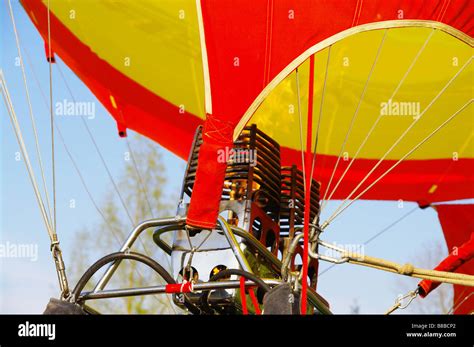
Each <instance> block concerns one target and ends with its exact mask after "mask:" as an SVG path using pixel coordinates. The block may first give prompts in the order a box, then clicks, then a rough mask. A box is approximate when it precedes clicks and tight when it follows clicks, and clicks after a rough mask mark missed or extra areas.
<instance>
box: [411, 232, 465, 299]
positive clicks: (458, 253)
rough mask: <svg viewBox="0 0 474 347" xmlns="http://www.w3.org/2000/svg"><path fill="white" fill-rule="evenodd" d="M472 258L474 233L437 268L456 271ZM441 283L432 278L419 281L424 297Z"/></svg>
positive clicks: (421, 294) (421, 293)
mask: <svg viewBox="0 0 474 347" xmlns="http://www.w3.org/2000/svg"><path fill="white" fill-rule="evenodd" d="M472 258H474V233H472V234H471V238H470V239H469V240H468V241H466V242H465V243H463V244H462V245H461V247H459V248H458V249H455V250H454V251H453V252H451V253H450V254H449V255H448V256H447V257H446V259H444V260H443V261H442V262H441V263H439V264H438V266H437V267H436V268H435V270H438V271H448V272H454V271H456V269H457V268H458V267H460V266H461V265H462V264H464V263H466V262H467V261H469V260H471V259H472ZM440 284H441V282H433V281H430V280H423V281H421V282H420V283H418V286H419V287H420V296H421V297H422V298H424V297H425V296H427V295H428V294H429V293H430V292H431V291H433V290H434V289H436V288H437V287H438V286H439V285H440Z"/></svg>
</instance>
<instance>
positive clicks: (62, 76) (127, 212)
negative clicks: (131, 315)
mask: <svg viewBox="0 0 474 347" xmlns="http://www.w3.org/2000/svg"><path fill="white" fill-rule="evenodd" d="M56 66H57V68H58V71H59V74H60V76H61V79H62V80H63V83H64V85H65V86H66V89H67V90H68V93H69V95H70V96H71V99H72V100H73V101H74V102H76V99H75V97H74V94H73V93H72V90H71V88H70V86H69V83H68V82H67V80H66V77H65V76H64V74H63V71H62V69H61V67H60V65H59V64H56ZM81 121H82V124H83V125H84V127H85V128H86V131H87V133H88V135H89V138H90V139H91V141H92V143H93V145H94V147H95V150H96V152H97V154H98V155H99V157H100V159H101V161H102V164H103V166H104V168H105V170H106V172H107V174H108V177H109V179H110V181H111V183H112V186H113V187H114V189H115V192H116V193H117V195H118V196H119V199H120V202H121V204H122V206H123V208H124V210H125V212H126V214H127V216H128V218H129V220H130V222H131V224H132V225H134V222H133V219H132V217H131V214H130V211H129V209H128V207H127V205H126V204H125V200H124V199H123V197H122V195H121V194H120V191H119V190H118V187H117V184H116V183H115V180H114V179H113V177H112V174H111V172H110V170H109V167H108V166H107V163H106V162H105V159H104V156H103V155H102V152H101V150H100V148H99V146H98V144H97V142H96V141H95V139H94V137H93V135H92V132H91V130H90V128H89V126H88V125H87V122H86V121H85V120H84V119H83V118H82V117H81ZM138 240H139V243H140V244H141V246H142V247H143V251H144V252H145V254H147V255H150V254H151V252H150V251H149V250H148V248H147V247H146V245H145V243H144V242H143V239H141V238H139V239H138ZM165 260H166V262H167V264H168V266H170V267H171V263H170V261H169V259H168V258H166V257H165ZM136 271H137V273H138V274H139V275H140V276H141V277H142V278H143V279H144V278H145V276H144V275H143V274H142V272H141V271H140V270H139V269H138V268H137V269H136ZM152 297H153V298H154V299H155V300H156V301H159V302H160V300H159V299H158V298H157V297H156V296H152ZM166 298H167V300H168V302H169V303H170V307H171V309H172V310H173V311H174V312H175V313H176V312H177V311H176V308H175V307H174V305H173V304H172V302H171V299H170V298H169V296H168V295H166Z"/></svg>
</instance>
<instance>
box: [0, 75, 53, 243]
mask: <svg viewBox="0 0 474 347" xmlns="http://www.w3.org/2000/svg"><path fill="white" fill-rule="evenodd" d="M0 81H1V90H2V96H3V100H4V102H5V106H6V109H7V112H8V115H9V118H10V121H11V123H12V126H13V130H14V133H15V136H16V139H17V141H18V145H19V147H20V151H21V154H22V156H23V158H24V163H25V166H26V169H27V172H28V176H29V178H30V181H31V184H32V186H33V190H34V193H35V196H36V200H37V203H38V206H39V209H40V212H41V216H42V217H43V221H44V224H45V226H46V231H47V232H48V235H49V238H50V240H51V241H53V239H54V232H53V229H52V227H51V224H50V221H49V218H48V215H47V212H46V208H45V206H44V202H43V198H42V196H41V193H40V191H39V188H38V183H37V182H36V178H35V177H36V176H35V173H34V170H33V167H32V166H31V162H30V158H29V156H28V150H27V148H26V145H25V141H24V139H23V135H22V131H21V127H20V124H19V123H18V118H17V117H16V113H15V109H14V106H13V103H12V101H11V97H10V93H9V91H8V86H7V84H6V81H5V77H4V75H3V71H2V70H0Z"/></svg>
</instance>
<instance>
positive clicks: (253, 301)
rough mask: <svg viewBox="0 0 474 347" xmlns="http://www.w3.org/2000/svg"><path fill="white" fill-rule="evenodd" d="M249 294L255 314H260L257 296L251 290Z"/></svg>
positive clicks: (251, 289)
mask: <svg viewBox="0 0 474 347" xmlns="http://www.w3.org/2000/svg"><path fill="white" fill-rule="evenodd" d="M249 294H250V299H252V304H253V307H254V308H255V313H256V314H262V312H261V311H260V306H259V305H258V300H257V296H256V295H255V291H254V290H253V288H250V289H249Z"/></svg>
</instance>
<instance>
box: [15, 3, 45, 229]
mask: <svg viewBox="0 0 474 347" xmlns="http://www.w3.org/2000/svg"><path fill="white" fill-rule="evenodd" d="M8 7H9V14H10V19H11V22H12V27H13V33H14V35H15V43H16V48H17V52H18V59H19V61H20V68H21V74H22V77H23V85H24V88H25V93H26V100H27V103H28V113H29V116H30V121H31V126H32V128H33V134H34V139H35V149H36V156H37V158H38V163H39V167H40V171H41V180H42V183H43V190H44V194H45V197H46V209H47V211H48V216H49V218H50V223H51V203H50V200H49V194H48V188H47V185H46V178H45V174H44V166H43V159H42V155H41V151H40V145H39V136H38V131H37V127H36V117H35V115H34V113H33V107H32V104H31V97H30V91H29V88H28V82H27V78H26V72H25V66H24V64H23V56H22V51H21V45H20V36H19V34H18V30H17V28H16V20H15V14H14V12H13V7H12V5H11V0H8Z"/></svg>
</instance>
